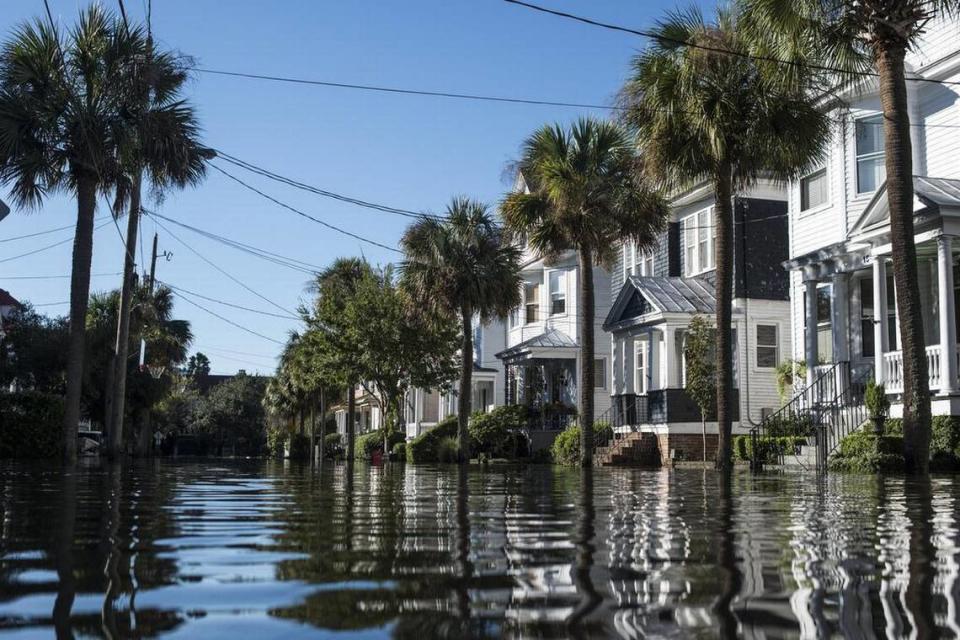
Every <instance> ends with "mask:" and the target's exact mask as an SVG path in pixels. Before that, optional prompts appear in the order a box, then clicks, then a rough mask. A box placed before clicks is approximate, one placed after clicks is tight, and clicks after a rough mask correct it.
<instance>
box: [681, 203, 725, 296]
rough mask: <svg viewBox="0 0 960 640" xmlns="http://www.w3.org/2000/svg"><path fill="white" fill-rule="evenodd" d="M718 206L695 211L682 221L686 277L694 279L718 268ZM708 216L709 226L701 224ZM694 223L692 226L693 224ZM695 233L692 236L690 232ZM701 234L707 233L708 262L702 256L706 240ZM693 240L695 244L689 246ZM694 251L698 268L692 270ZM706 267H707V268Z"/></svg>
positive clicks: (684, 272)
mask: <svg viewBox="0 0 960 640" xmlns="http://www.w3.org/2000/svg"><path fill="white" fill-rule="evenodd" d="M715 214H716V205H712V204H711V205H710V206H708V207H704V208H703V209H699V210H698V211H694V212H693V213H690V214H688V215H686V216H684V217H683V218H681V219H680V226H681V232H682V233H681V237H682V239H683V258H684V259H683V262H684V264H683V275H684V277H688V278H689V277H692V276H696V275H700V274H702V273H707V272H708V271H714V270H716V268H717V256H716V246H715V245H716V237H717V225H716V215H715ZM703 215H706V217H707V225H702V224H700V217H701V216H703ZM691 221H692V224H691ZM704 226H707V227H709V228H708V229H706V230H705V229H703V227H704ZM691 231H692V232H693V233H692V235H691V233H690V232H691ZM701 233H706V234H707V237H706V244H705V246H706V254H707V256H706V260H705V259H704V256H702V255H700V246H701V244H703V243H704V239H702V238H701V235H700V234H701ZM691 239H692V241H693V244H692V245H691V244H689V242H690V240H691ZM691 249H692V250H693V255H694V260H695V261H696V268H695V269H691V264H690V260H689V259H688V258H689V256H690V251H691ZM705 265H706V266H705Z"/></svg>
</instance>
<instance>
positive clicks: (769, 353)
mask: <svg viewBox="0 0 960 640" xmlns="http://www.w3.org/2000/svg"><path fill="white" fill-rule="evenodd" d="M757 366H758V367H760V368H764V369H772V368H774V367H776V366H777V348H776V347H760V346H758V347H757Z"/></svg>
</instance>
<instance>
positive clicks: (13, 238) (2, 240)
mask: <svg viewBox="0 0 960 640" xmlns="http://www.w3.org/2000/svg"><path fill="white" fill-rule="evenodd" d="M101 220H103V216H97V217H96V218H94V220H93V222H94V224H96V223H97V222H100V221H101ZM76 226H77V225H76V223H74V224H65V225H63V226H62V227H56V228H54V229H47V230H45V231H37V232H35V233H27V234H25V235H22V236H12V237H10V238H0V243H4V242H13V241H14V240H25V239H27V238H36V237H37V236H44V235H47V234H48V233H56V232H57V231H66V230H67V229H73V228H74V227H76Z"/></svg>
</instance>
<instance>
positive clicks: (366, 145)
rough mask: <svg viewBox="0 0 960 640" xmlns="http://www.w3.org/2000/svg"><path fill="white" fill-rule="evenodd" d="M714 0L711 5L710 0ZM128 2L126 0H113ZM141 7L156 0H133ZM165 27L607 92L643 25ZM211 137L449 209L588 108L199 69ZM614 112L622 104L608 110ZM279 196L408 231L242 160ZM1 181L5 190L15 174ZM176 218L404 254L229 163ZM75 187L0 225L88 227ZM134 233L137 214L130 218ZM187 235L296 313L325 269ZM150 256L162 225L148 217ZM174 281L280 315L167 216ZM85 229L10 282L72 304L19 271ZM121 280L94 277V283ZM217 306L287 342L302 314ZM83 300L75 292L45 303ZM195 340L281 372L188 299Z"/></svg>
mask: <svg viewBox="0 0 960 640" xmlns="http://www.w3.org/2000/svg"><path fill="white" fill-rule="evenodd" d="M704 2H705V3H707V2H706V0H704ZM542 3H543V4H545V5H547V6H550V7H552V8H556V9H560V10H567V11H570V12H573V13H579V14H582V15H589V16H591V17H594V18H597V19H601V20H607V21H610V22H615V23H618V24H623V25H626V26H632V27H647V26H650V25H652V24H653V23H654V22H655V21H656V20H657V19H658V18H659V17H661V16H663V15H664V13H665V12H666V11H668V10H669V9H671V8H672V7H674V6H676V3H675V2H671V1H669V0H668V1H660V0H657V1H649V2H633V1H630V2H628V1H627V0H593V1H591V2H586V1H582V0H581V1H580V2H574V1H567V0H542ZM3 4H4V8H3V14H2V15H3V18H2V23H0V24H2V26H3V28H2V33H3V37H7V36H8V34H9V32H10V29H11V28H12V27H13V25H15V24H18V23H20V22H22V21H24V20H26V19H31V18H35V17H39V16H40V15H41V14H42V12H43V2H42V0H5V2H4V3H3ZM103 4H104V5H105V6H107V7H108V8H111V9H116V7H117V6H118V5H117V3H116V2H115V1H111V0H104V2H103ZM50 5H51V9H52V11H53V14H54V17H55V19H57V20H59V21H60V22H61V24H72V23H73V22H74V20H75V17H76V15H77V14H78V12H79V11H80V10H81V8H82V7H84V6H86V2H78V1H77V0H50ZM126 5H127V9H128V12H129V14H130V15H131V18H132V19H137V20H139V19H141V18H142V17H143V15H144V3H143V0H126ZM153 28H154V33H155V35H156V37H157V39H158V40H159V41H161V42H162V43H163V44H164V45H165V46H166V47H168V48H174V49H177V50H180V51H182V52H184V53H187V54H190V55H192V56H194V57H196V58H197V61H198V65H199V66H201V67H206V68H210V69H222V70H228V71H241V72H247V73H256V74H266V75H283V76H295V77H303V78H311V79H319V80H327V81H334V82H347V83H357V84H374V85H387V86H397V87H405V88H416V89H426V90H441V91H452V92H461V93H475V94H491V95H503V96H517V97H528V98H540V99H548V100H555V101H564V102H582V103H590V104H609V103H610V101H611V99H612V96H613V94H614V93H615V92H616V90H617V89H618V87H619V86H620V84H621V82H622V81H623V79H624V77H625V74H626V73H627V69H628V64H629V61H630V58H631V56H632V55H633V54H634V53H635V52H636V51H637V50H638V49H639V48H641V47H642V46H643V45H644V41H643V40H642V39H639V38H636V37H633V36H630V35H627V34H618V33H614V32H610V31H606V30H601V29H596V28H593V27H589V26H586V25H581V24H577V23H574V22H570V21H567V20H564V19H560V18H554V17H551V16H547V15H543V14H538V13H534V12H531V11H529V10H527V9H523V8H520V7H517V6H513V5H510V4H507V3H505V2H502V1H499V0H411V1H406V2H401V1H398V0H380V1H378V2H374V1H373V0H352V1H350V2H305V1H301V2H291V1H287V2H277V3H266V2H263V1H262V0H236V1H231V2H229V3H225V2H215V1H213V0H190V1H187V0H153ZM188 97H189V98H190V99H191V100H192V101H193V103H194V104H195V105H196V106H197V108H198V111H199V115H200V118H201V120H202V124H203V128H204V137H205V140H206V141H207V143H208V144H209V145H210V146H213V147H215V148H219V149H222V150H224V151H226V152H228V153H230V154H232V155H234V156H237V157H239V158H242V159H244V160H247V161H249V162H252V163H253V164H256V165H259V166H262V167H264V168H267V169H270V170H272V171H274V172H276V173H280V174H282V175H285V176H289V177H291V178H295V179H298V180H301V181H303V182H307V183H310V184H312V185H316V186H318V187H321V188H324V189H327V190H330V191H335V192H338V193H343V194H346V195H349V196H352V197H356V198H361V199H365V200H368V201H373V202H379V203H383V204H388V205H391V206H395V207H399V208H404V209H412V210H416V211H421V210H423V211H433V212H442V210H443V207H444V206H445V204H446V203H447V202H448V200H449V199H450V197H451V196H453V195H457V194H465V195H469V196H472V197H475V198H480V199H482V200H484V201H486V202H489V203H496V201H497V200H498V199H499V198H500V197H501V195H502V194H503V192H504V191H505V190H506V189H507V187H508V182H507V181H506V180H505V172H506V167H507V165H508V163H509V162H510V161H511V160H513V159H515V158H516V156H517V153H518V149H519V146H520V144H521V142H522V140H523V138H524V137H525V136H526V135H527V134H529V133H530V132H531V131H533V130H534V129H535V128H537V127H538V126H540V125H542V124H543V123H545V122H552V121H561V122H567V121H570V120H572V119H574V118H576V117H577V116H578V115H580V114H583V113H586V112H587V111H585V110H581V109H572V108H559V107H543V106H523V105H508V104H494V103H480V102H466V101H458V100H451V99H441V98H429V97H414V96H402V95H385V94H379V93H367V92H360V91H352V90H346V89H334V88H321V87H307V86H298V85H289V84H277V83H270V82H265V81H254V80H247V79H239V78H226V77H218V76H212V75H207V74H198V75H197V76H196V77H195V78H194V80H193V81H192V83H191V84H190V86H189V96H188ZM595 113H596V114H599V115H603V114H605V113H606V112H604V111H596V112H595ZM221 166H224V167H225V168H227V169H228V170H230V171H231V173H234V174H235V175H237V176H238V177H242V178H243V179H244V180H247V181H249V182H250V183H251V184H253V185H255V186H257V187H258V188H261V189H262V190H263V191H264V192H266V193H268V194H270V195H272V196H274V197H276V198H279V199H281V200H283V201H285V202H288V203H290V204H291V205H293V206H295V207H298V208H300V209H302V210H303V211H305V212H307V213H309V214H311V215H313V216H315V217H317V218H319V219H322V220H324V221H326V222H329V223H330V224H333V225H337V226H340V227H343V228H345V229H347V230H350V231H352V232H354V233H357V234H360V235H363V236H366V237H369V238H370V239H373V240H376V241H378V242H381V243H383V244H386V245H391V246H396V244H397V241H398V239H399V237H400V235H401V234H402V232H403V229H404V227H405V225H406V223H407V222H409V220H408V219H406V218H403V217H399V216H393V215H389V214H384V213H379V212H375V211H370V210H367V209H362V208H358V207H355V206H352V205H349V204H344V203H340V202H337V201H333V200H328V199H324V198H321V197H318V196H315V195H311V194H308V193H304V192H300V191H297V190H294V189H291V188H289V187H286V186H284V185H280V184H278V183H275V182H271V181H269V180H266V179H263V178H259V177H257V176H254V175H252V174H247V173H244V172H242V171H241V170H239V169H232V168H230V166H229V165H225V164H223V163H221ZM0 189H2V193H3V197H4V199H5V200H7V197H6V195H7V194H6V189H5V188H4V187H0ZM146 206H147V207H148V208H150V209H155V210H157V211H158V212H160V213H162V214H163V215H165V216H168V217H170V218H174V219H176V220H179V221H182V222H185V223H188V224H191V225H194V226H196V227H199V228H201V229H205V230H209V231H212V232H216V233H219V234H221V235H224V236H227V237H229V238H231V239H234V240H238V241H240V242H244V243H247V244H251V245H255V246H257V247H261V248H263V249H266V250H269V251H273V252H276V253H280V254H283V255H287V256H290V257H292V258H295V259H298V260H302V261H305V262H308V263H311V264H315V265H320V266H323V265H326V264H328V263H329V262H330V261H331V260H333V259H334V258H336V257H338V256H349V255H361V254H362V255H364V256H366V257H367V258H368V259H369V260H371V261H372V262H375V263H386V262H390V261H393V260H396V259H397V254H393V253H391V252H389V251H387V250H385V249H380V248H377V247H373V246H371V245H366V244H362V243H360V242H358V241H356V240H354V239H351V238H349V237H346V236H343V235H340V234H337V233H335V232H333V231H330V230H328V229H325V228H324V227H322V226H320V225H318V224H316V223H314V222H310V221H308V220H304V219H302V218H300V217H298V216H296V215H295V214H293V213H291V212H289V211H286V210H284V209H281V208H279V207H277V206H276V205H274V204H272V203H270V202H268V201H266V200H263V199H261V198H260V197H259V196H257V195H256V194H253V193H251V192H249V191H247V190H245V189H243V188H242V187H241V186H239V185H237V184H235V183H233V182H232V181H230V180H229V179H228V178H226V177H224V176H222V175H220V174H218V173H216V172H214V171H211V172H210V173H209V176H208V178H207V180H206V181H205V182H204V184H202V185H201V186H200V187H198V188H195V189H191V190H189V191H186V192H182V193H171V194H169V195H168V196H167V197H166V198H165V199H164V201H163V202H162V203H156V202H152V201H151V202H148V203H147V205H146ZM74 217H75V209H74V204H73V202H72V201H71V200H70V199H68V198H65V197H56V198H51V199H50V200H48V201H47V202H46V203H45V204H44V206H43V207H42V208H40V209H38V210H35V211H19V210H14V212H13V213H11V215H10V216H8V217H7V218H6V219H5V220H3V221H2V222H0V240H2V239H4V238H8V237H11V236H19V235H23V234H27V233H32V232H35V231H41V230H45V229H50V228H54V227H59V226H64V225H67V224H71V223H72V222H73V221H74ZM120 226H121V228H125V227H124V223H123V221H121V225H120ZM167 226H168V228H170V229H171V230H172V231H173V232H174V233H175V234H176V235H177V236H179V237H180V238H181V239H182V240H184V241H186V242H187V243H188V244H189V245H191V246H192V247H193V248H194V249H195V250H196V251H198V252H199V253H201V254H202V255H203V256H204V257H206V258H207V259H208V260H210V261H212V262H213V263H215V264H216V265H218V266H219V267H220V268H221V269H223V270H224V271H226V272H228V273H229V274H230V275H232V276H234V277H235V278H236V279H238V280H241V281H242V282H244V283H245V284H246V285H247V286H248V287H250V288H251V289H253V290H255V291H256V292H257V293H259V294H262V295H263V296H264V297H266V298H268V299H270V300H271V301H273V302H276V303H277V304H278V305H280V306H282V307H284V308H288V309H294V308H296V306H297V304H298V303H299V302H300V301H304V300H307V299H308V296H307V294H305V293H304V286H305V284H306V281H307V279H308V278H307V276H306V275H305V274H303V273H300V272H296V271H292V270H289V269H287V268H285V267H281V266H277V265H273V264H270V263H268V262H264V261H262V260H259V259H257V258H254V257H251V256H249V255H247V254H244V253H240V252H237V251H236V250H234V249H231V248H228V247H225V246H222V245H220V244H217V243H215V242H213V241H210V240H208V239H206V238H203V237H200V236H197V235H194V234H192V233H191V232H189V231H186V230H181V229H178V228H176V227H170V225H167ZM144 231H145V234H144V235H145V236H146V237H145V238H144V251H145V252H146V253H147V254H148V255H147V260H149V241H150V239H151V238H152V235H153V232H154V224H153V222H150V221H146V222H145V226H144ZM159 233H160V249H161V251H164V250H166V251H170V252H172V253H173V257H172V259H171V260H170V261H164V260H162V259H161V261H160V264H159V265H158V268H157V277H158V279H160V280H164V281H167V282H170V283H171V284H174V285H177V286H180V287H183V288H185V289H189V290H191V291H194V292H197V293H200V294H203V295H206V296H210V297H214V298H218V299H221V300H225V301H228V302H233V303H237V304H241V305H244V306H248V307H253V308H257V309H261V310H265V311H274V312H276V311H277V310H276V309H275V308H273V307H271V305H270V304H268V303H267V302H264V301H263V300H262V299H260V298H258V297H257V296H255V295H254V294H252V293H250V292H249V291H247V290H245V289H244V288H242V287H241V286H239V285H238V284H236V283H235V282H233V281H231V280H230V279H229V278H228V277H226V276H224V275H223V274H222V273H220V272H218V271H217V270H215V269H214V268H213V267H211V266H209V265H208V264H207V263H206V262H204V261H203V260H202V259H200V258H199V257H197V256H196V255H194V254H193V253H191V251H190V250H189V249H187V248H186V247H184V246H182V245H181V244H180V243H179V242H178V241H177V240H176V239H175V238H173V237H171V236H170V235H169V234H168V233H166V232H165V231H164V230H162V229H160V230H159ZM71 235H72V231H61V232H58V233H53V234H48V235H45V236H40V237H37V238H31V239H25V240H18V241H14V242H6V243H0V260H2V259H3V258H4V257H10V256H14V255H18V254H20V253H25V252H27V251H30V250H33V249H38V248H40V247H43V246H46V245H49V244H52V243H54V242H56V241H58V240H62V239H66V238H69V237H71ZM121 262H122V245H121V240H120V238H119V236H118V233H117V230H116V228H115V227H114V226H113V225H112V224H110V225H107V226H104V227H103V228H101V229H100V230H98V231H97V232H96V236H95V238H94V259H93V273H94V274H110V273H115V272H117V271H119V270H120V267H121ZM69 272H70V243H69V242H68V243H66V244H63V245H61V246H59V247H56V248H53V249H50V250H47V251H43V252H40V253H37V254H36V255H33V256H29V257H25V258H21V259H17V260H12V261H9V262H5V263H4V262H0V287H2V288H4V289H7V290H9V291H10V292H11V293H13V295H14V296H16V297H17V298H19V299H21V300H29V301H31V302H33V303H35V304H46V303H55V302H62V301H65V300H67V299H68V297H69V280H68V279H66V278H60V279H50V280H27V279H17V277H22V276H48V275H66V274H69ZM118 284H119V278H118V277H117V276H112V275H111V276H99V277H94V278H93V280H92V284H91V288H92V289H93V290H95V291H96V290H107V289H110V288H115V287H116V286H118ZM200 302H201V303H202V304H203V305H204V306H207V307H208V308H209V309H211V310H213V311H216V312H217V313H219V314H221V315H224V316H226V317H228V318H230V319H231V320H233V321H234V322H236V323H238V324H241V325H243V326H245V327H247V328H249V329H251V330H253V331H256V332H258V333H261V334H263V335H265V336H269V337H271V338H273V339H275V340H279V341H281V342H282V341H283V340H285V338H286V336H287V333H288V332H289V331H290V330H291V329H295V328H296V325H297V323H296V322H295V321H292V320H286V319H282V318H274V317H268V316H262V315H257V314H253V313H248V312H246V311H240V310H233V309H230V308H228V307H224V306H221V305H218V304H216V303H213V302H207V301H202V300H201V301H200ZM41 308H42V309H43V310H44V311H47V312H49V313H66V311H67V305H65V304H63V305H59V306H44V307H41ZM177 315H178V316H179V317H182V318H186V319H189V320H190V321H191V323H192V325H193V330H194V333H195V335H196V341H195V344H194V347H193V350H194V351H196V350H199V351H203V352H204V353H206V354H207V355H208V356H209V357H210V359H211V360H212V362H213V370H214V371H215V372H217V373H232V372H235V371H236V370H238V369H241V368H242V369H246V370H247V371H248V372H252V371H260V372H262V373H269V372H272V370H273V368H274V365H275V357H276V355H277V354H278V353H279V352H280V349H281V347H280V345H278V344H275V343H274V342H270V341H268V340H265V339H263V338H260V337H257V336H254V335H250V334H248V333H246V332H244V331H242V330H240V329H238V328H235V327H233V326H230V325H229V324H226V323H224V322H223V321H222V320H219V319H217V318H215V317H212V316H210V315H208V314H207V313H206V312H204V311H202V310H200V309H197V308H195V307H192V306H190V305H188V304H186V303H184V302H178V304H177Z"/></svg>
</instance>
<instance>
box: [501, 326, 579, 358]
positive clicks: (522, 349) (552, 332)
mask: <svg viewBox="0 0 960 640" xmlns="http://www.w3.org/2000/svg"><path fill="white" fill-rule="evenodd" d="M577 346H578V345H577V342H576V341H575V340H574V339H573V338H571V337H570V336H568V335H567V334H565V333H562V332H560V331H557V330H556V329H547V330H546V331H544V332H543V333H541V334H538V335H535V336H533V337H532V338H527V339H526V340H524V341H523V342H518V343H517V344H515V345H513V346H512V347H509V348H507V349H504V350H503V351H501V352H500V353H497V354H496V357H497V358H499V359H501V360H506V359H509V358H513V357H516V356H519V355H522V354H524V353H526V352H532V351H534V350H550V351H552V350H556V349H561V350H566V349H576V348H577Z"/></svg>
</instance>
